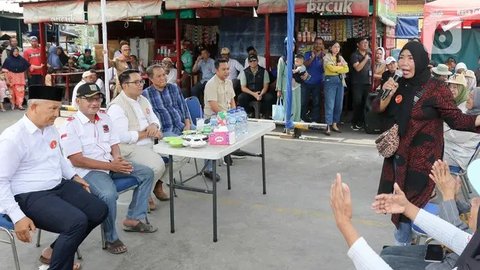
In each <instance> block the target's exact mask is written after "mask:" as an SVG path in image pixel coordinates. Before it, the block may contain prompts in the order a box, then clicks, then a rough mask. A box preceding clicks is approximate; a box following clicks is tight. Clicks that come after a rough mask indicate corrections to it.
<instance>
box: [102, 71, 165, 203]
mask: <svg viewBox="0 0 480 270" xmlns="http://www.w3.org/2000/svg"><path fill="white" fill-rule="evenodd" d="M118 81H119V84H120V86H121V88H122V91H121V92H120V94H118V96H117V97H116V98H115V99H113V100H112V102H111V103H110V105H109V108H108V115H109V116H110V118H111V119H112V122H113V123H114V124H113V129H114V131H115V132H116V133H117V134H118V135H119V137H120V151H121V155H122V156H123V157H125V158H126V159H128V160H130V161H132V162H135V163H139V164H143V165H145V166H147V167H150V168H152V169H153V172H154V174H155V179H157V180H158V181H157V183H156V184H155V188H154V189H153V193H154V194H155V196H156V197H157V198H158V199H159V200H161V201H165V200H169V199H170V198H169V197H168V195H167V194H166V193H165V192H164V191H163V188H162V183H163V182H162V181H161V180H160V179H161V177H162V175H163V173H164V172H165V162H164V161H163V159H162V157H161V156H160V155H159V154H157V153H155V152H154V151H153V149H152V146H153V141H154V139H161V138H162V132H161V131H160V122H159V120H158V118H157V116H156V115H155V113H154V112H153V109H152V105H151V104H150V102H149V101H148V100H147V99H146V98H145V97H144V96H142V92H143V85H144V84H145V81H144V80H143V79H142V77H141V76H140V73H139V72H138V70H133V69H127V70H125V71H124V72H122V73H120V75H118ZM150 208H151V209H152V210H153V208H154V203H153V201H152V200H151V201H150Z"/></svg>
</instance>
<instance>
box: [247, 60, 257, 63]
mask: <svg viewBox="0 0 480 270" xmlns="http://www.w3.org/2000/svg"><path fill="white" fill-rule="evenodd" d="M248 62H250V63H251V62H257V60H248Z"/></svg>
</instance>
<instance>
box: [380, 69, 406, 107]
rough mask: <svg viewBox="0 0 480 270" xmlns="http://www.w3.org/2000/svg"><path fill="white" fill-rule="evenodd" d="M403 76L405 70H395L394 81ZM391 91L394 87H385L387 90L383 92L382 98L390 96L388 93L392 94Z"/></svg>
mask: <svg viewBox="0 0 480 270" xmlns="http://www.w3.org/2000/svg"><path fill="white" fill-rule="evenodd" d="M402 77H403V72H402V71H401V70H400V69H397V70H396V71H395V75H393V81H395V82H397V81H398V80H399V79H400V78H402ZM390 92H392V89H385V91H384V92H383V94H382V100H385V99H386V98H387V97H388V95H390Z"/></svg>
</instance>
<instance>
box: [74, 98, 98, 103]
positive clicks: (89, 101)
mask: <svg viewBox="0 0 480 270" xmlns="http://www.w3.org/2000/svg"><path fill="white" fill-rule="evenodd" d="M80 99H84V100H86V101H87V102H88V103H93V102H99V103H102V102H103V97H81V98H80Z"/></svg>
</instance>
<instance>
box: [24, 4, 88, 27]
mask: <svg viewBox="0 0 480 270" xmlns="http://www.w3.org/2000/svg"><path fill="white" fill-rule="evenodd" d="M83 5H84V1H83V0H76V1H58V2H55V4H52V3H51V2H38V3H36V2H32V3H23V21H24V23H41V22H58V23H85V11H84V9H83Z"/></svg>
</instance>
